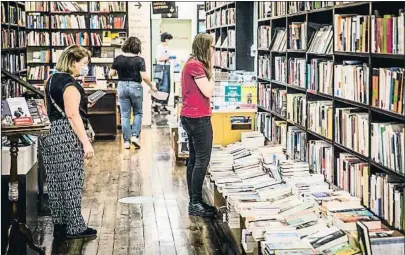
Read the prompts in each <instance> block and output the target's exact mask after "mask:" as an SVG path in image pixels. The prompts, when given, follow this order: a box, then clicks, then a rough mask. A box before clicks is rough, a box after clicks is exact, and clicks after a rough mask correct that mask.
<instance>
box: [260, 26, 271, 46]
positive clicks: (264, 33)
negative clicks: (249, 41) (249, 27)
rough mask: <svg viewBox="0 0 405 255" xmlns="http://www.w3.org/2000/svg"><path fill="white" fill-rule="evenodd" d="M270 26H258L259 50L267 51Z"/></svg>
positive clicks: (269, 42)
mask: <svg viewBox="0 0 405 255" xmlns="http://www.w3.org/2000/svg"><path fill="white" fill-rule="evenodd" d="M271 39H272V32H271V26H265V25H263V26H259V28H258V32H257V47H258V48H259V49H269V48H270V45H271Z"/></svg>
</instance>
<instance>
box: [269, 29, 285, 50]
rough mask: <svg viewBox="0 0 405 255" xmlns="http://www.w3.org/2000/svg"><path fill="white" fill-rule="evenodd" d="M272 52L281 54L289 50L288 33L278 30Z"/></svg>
mask: <svg viewBox="0 0 405 255" xmlns="http://www.w3.org/2000/svg"><path fill="white" fill-rule="evenodd" d="M271 50H272V51H281V52H285V51H286V50H287V32H286V30H285V29H278V30H277V29H276V35H275V39H274V43H273V46H272V47H271Z"/></svg>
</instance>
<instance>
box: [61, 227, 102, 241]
mask: <svg viewBox="0 0 405 255" xmlns="http://www.w3.org/2000/svg"><path fill="white" fill-rule="evenodd" d="M96 236H97V230H95V229H93V228H87V229H86V230H85V231H83V232H81V233H78V234H74V235H69V234H66V239H80V238H86V237H96Z"/></svg>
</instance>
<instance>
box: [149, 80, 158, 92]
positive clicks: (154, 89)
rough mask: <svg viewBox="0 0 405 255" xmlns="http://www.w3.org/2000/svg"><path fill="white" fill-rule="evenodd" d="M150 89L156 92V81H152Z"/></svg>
mask: <svg viewBox="0 0 405 255" xmlns="http://www.w3.org/2000/svg"><path fill="white" fill-rule="evenodd" d="M150 89H151V90H152V91H153V92H157V91H158V89H157V87H156V83H154V82H153V83H152V86H151V87H150Z"/></svg>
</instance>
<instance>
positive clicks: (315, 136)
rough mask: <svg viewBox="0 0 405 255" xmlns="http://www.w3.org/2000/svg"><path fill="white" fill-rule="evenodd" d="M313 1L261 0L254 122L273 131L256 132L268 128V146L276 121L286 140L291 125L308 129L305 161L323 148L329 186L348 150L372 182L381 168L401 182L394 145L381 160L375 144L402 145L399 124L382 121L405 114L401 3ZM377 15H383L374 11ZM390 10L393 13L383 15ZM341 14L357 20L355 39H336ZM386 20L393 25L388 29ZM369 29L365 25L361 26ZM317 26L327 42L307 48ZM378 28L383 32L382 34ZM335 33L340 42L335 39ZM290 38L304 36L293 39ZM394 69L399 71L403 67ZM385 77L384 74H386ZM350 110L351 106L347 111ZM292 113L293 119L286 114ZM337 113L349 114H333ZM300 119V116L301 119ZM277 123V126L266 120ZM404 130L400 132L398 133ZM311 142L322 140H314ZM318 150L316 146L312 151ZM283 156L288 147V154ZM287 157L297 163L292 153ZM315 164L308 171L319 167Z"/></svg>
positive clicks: (402, 121) (403, 118) (403, 175)
mask: <svg viewBox="0 0 405 255" xmlns="http://www.w3.org/2000/svg"><path fill="white" fill-rule="evenodd" d="M316 3H317V4H316V5H311V2H291V3H285V2H258V12H259V14H258V15H259V16H258V17H259V18H258V23H257V27H258V38H257V40H258V43H257V45H258V51H257V52H258V72H257V75H258V81H259V86H258V90H259V91H258V95H259V99H258V102H259V106H258V122H261V123H264V122H267V123H268V125H273V126H272V127H271V130H272V131H269V130H268V129H269V127H266V128H264V129H263V127H262V126H263V124H261V125H260V126H261V128H262V130H260V131H262V132H263V133H265V136H267V137H266V138H267V140H269V142H270V143H272V142H274V143H280V139H276V138H277V137H278V136H277V135H275V134H274V133H275V132H279V131H280V128H279V127H275V125H278V124H280V123H281V124H280V125H281V130H284V133H283V134H282V135H283V136H285V139H284V140H288V139H289V138H288V136H289V135H288V132H289V131H288V130H291V132H295V130H296V129H298V130H300V131H301V132H303V133H304V134H306V137H305V136H304V137H305V139H306V141H305V143H306V144H307V146H306V160H307V161H309V162H310V163H311V161H310V158H309V156H310V155H309V151H311V150H316V151H317V153H319V151H320V150H321V151H322V150H323V153H325V148H327V152H328V156H327V157H326V156H325V158H329V159H330V160H331V162H330V166H331V167H330V169H333V171H332V172H331V173H328V174H325V176H327V177H326V179H327V181H328V182H330V183H331V184H333V185H337V186H338V185H339V184H340V183H341V180H339V179H338V176H339V173H337V171H338V170H337V169H340V168H339V165H338V164H339V163H338V162H339V160H338V159H339V158H340V157H341V155H345V154H348V155H350V156H354V157H356V158H357V159H359V160H361V161H362V162H363V163H365V165H366V166H367V167H368V171H369V177H370V178H369V184H370V183H371V176H375V175H377V176H379V174H380V173H382V174H387V175H389V176H392V177H394V178H396V179H399V180H401V181H402V182H405V167H403V166H402V170H401V169H400V168H399V166H400V165H399V163H398V162H399V161H400V159H401V155H399V154H395V150H396V149H395V150H394V149H391V151H393V155H395V157H394V156H392V158H391V155H389V156H388V157H384V156H383V153H381V151H378V148H379V146H385V147H383V148H385V151H387V152H388V148H387V147H388V146H387V145H389V144H390V141H393V140H390V139H395V141H396V142H397V145H399V144H401V143H402V144H403V143H405V135H404V134H403V129H402V127H398V126H395V125H388V124H381V123H395V124H399V125H405V111H404V110H403V109H402V112H400V111H399V110H400V105H401V103H398V102H400V100H401V93H402V106H401V107H402V108H404V100H405V99H404V97H405V96H404V88H405V84H404V78H403V76H404V74H405V72H404V71H403V70H404V68H405V54H404V49H405V40H404V39H402V41H401V40H400V39H397V38H396V37H395V35H396V33H397V32H392V31H393V30H394V29H396V25H395V24H393V23H394V22H395V21H396V20H397V19H396V18H395V19H394V18H392V17H401V15H402V18H399V19H398V20H399V21H398V23H399V24H398V23H397V25H398V26H401V25H400V24H401V23H402V22H405V21H404V19H403V17H404V14H399V10H402V12H404V10H405V4H404V2H344V3H340V2H339V3H337V2H316ZM332 3H333V4H332ZM377 13H378V15H380V16H381V18H379V17H378V16H376V14H377ZM390 14H391V15H393V16H391V17H390V16H386V15H390ZM346 18H347V19H348V20H347V24H349V23H350V24H357V23H356V22H358V28H359V30H358V31H361V33H360V34H359V35H358V37H357V40H356V41H353V40H351V39H350V38H345V40H346V41H342V40H340V39H342V38H344V37H345V36H344V35H342V32H341V31H340V28H342V27H344V28H346V29H348V30H350V29H351V27H349V26H347V25H346V26H345V25H344V24H342V20H344V19H346ZM373 22H374V23H373ZM380 22H382V25H381V24H380ZM384 22H387V23H388V24H390V25H391V24H393V25H392V27H391V26H390V25H388V26H386V27H385V26H384ZM391 22H393V23H391ZM301 24H305V26H302V25H301ZM379 25H380V26H379ZM367 26H368V29H364V31H362V30H361V29H363V27H367ZM377 26H378V29H377ZM387 27H388V28H387ZM403 27H404V23H402V28H403ZM321 29H324V31H328V32H325V33H324V36H326V34H327V33H329V34H332V36H331V38H330V39H332V41H331V44H332V45H331V46H330V47H328V46H324V45H319V46H318V47H316V46H317V45H312V43H313V42H315V44H320V43H316V41H315V40H316V38H317V37H316V32H317V31H320V30H321ZM328 29H329V30H328ZM381 29H382V31H379V30H381ZM385 29H387V30H385ZM391 29H392V30H391ZM292 30H294V31H292ZM303 30H304V31H303ZM284 31H286V32H284ZM302 31H303V32H302ZM384 31H387V33H386V34H387V36H383V35H382V34H384ZM293 32H294V33H293ZM346 32H347V30H346ZM338 33H340V36H339V38H340V39H339V40H337V39H336V35H337V34H338ZM402 33H403V32H402ZM293 34H294V35H293ZM390 35H393V36H392V39H390V38H388V37H389V36H390ZM293 36H294V38H295V39H297V38H299V39H302V41H297V40H292V37H293ZM283 37H284V38H283ZM377 37H379V38H377ZM325 38H327V37H325ZM325 38H324V39H325ZM282 39H283V40H282ZM322 41H326V40H322ZM305 64H306V65H305ZM394 67H398V68H402V71H401V70H398V69H394ZM314 74H317V75H314ZM386 75H387V77H388V78H384V77H385V76H386ZM315 77H316V78H315ZM349 77H350V78H349ZM353 77H356V79H357V80H355V79H353ZM387 79H388V80H387ZM400 79H402V91H401V89H400V87H401V86H400V84H401V82H400ZM397 80H398V85H396V81H397ZM343 81H347V82H343ZM348 81H350V82H348ZM388 81H389V82H388ZM391 82H392V84H391ZM391 87H392V88H391ZM397 87H398V88H397ZM385 91H388V92H385ZM400 92H401V93H400ZM303 102H304V103H303ZM277 106H278V107H277ZM291 108H292V109H291ZM302 108H305V109H304V110H303V109H302ZM347 108H354V110H352V111H351V112H350V110H348V109H347ZM311 109H318V110H312V111H311ZM291 111H292V112H293V113H294V114H293V115H294V118H291V117H290V116H289V112H290V115H291ZM341 112H348V113H347V114H346V113H345V114H346V115H337V114H339V113H341ZM297 113H298V114H297ZM319 114H321V115H322V116H324V118H323V119H322V120H323V121H324V123H323V124H324V125H320V126H321V127H317V125H318V124H319V118H318V119H317V116H318V115H319ZM300 116H301V117H302V118H304V120H302V119H299V118H300ZM342 116H343V117H342ZM349 116H350V117H349ZM297 118H298V119H297ZM276 121H278V122H277V123H278V124H271V123H273V122H276ZM342 123H346V124H347V123H353V125H355V126H353V127H352V128H351V129H352V130H350V128H346V127H347V126H344V127H345V128H342V125H343V124H342ZM283 125H285V126H283ZM314 126H315V128H314ZM325 126H327V127H325ZM360 127H363V128H360ZM385 128H387V131H385V133H384V135H386V136H387V137H388V132H390V135H389V139H388V140H387V139H384V138H383V137H379V136H378V134H380V131H381V130H382V129H385ZM391 130H392V131H391ZM349 131H350V132H349ZM401 132H402V135H398V134H401ZM391 133H392V135H391ZM277 134H278V133H277ZM294 134H295V133H294ZM394 134H395V135H394ZM295 135H296V134H295ZM269 136H270V137H269ZM352 137H354V139H352ZM378 137H379V138H378ZM272 138H273V141H272ZM295 138H296V136H295ZM281 140H283V139H281ZM310 141H311V142H310ZM312 141H318V143H319V142H321V143H320V144H317V145H314V144H312V143H313V142H312ZM353 141H355V142H353ZM301 142H302V140H301ZM295 143H297V142H295ZM310 144H312V145H310ZM315 147H318V149H314V148H315ZM319 147H320V148H323V149H319ZM394 147H395V146H394ZM398 147H399V146H398ZM398 147H395V148H398ZM286 150H287V149H286ZM290 150H291V148H290ZM293 150H295V151H292V152H293V153H292V154H297V150H298V149H297V148H295V149H293ZM294 152H295V153H294ZM287 154H291V152H290V151H287ZM387 154H389V153H387ZM403 155H404V154H402V157H403ZM291 157H292V158H295V159H297V160H300V159H299V157H297V156H296V157H294V155H292V156H291ZM325 158H323V159H325ZM311 160H313V159H311ZM313 167H314V168H315V167H316V166H313ZM314 168H313V170H314V171H317V169H314ZM318 171H319V170H318ZM368 195H370V193H369V194H367V196H368ZM367 207H369V206H367ZM369 208H370V207H369ZM373 212H374V211H373ZM374 213H375V212H374ZM377 216H380V217H382V215H377ZM389 225H390V226H393V225H392V224H389Z"/></svg>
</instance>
